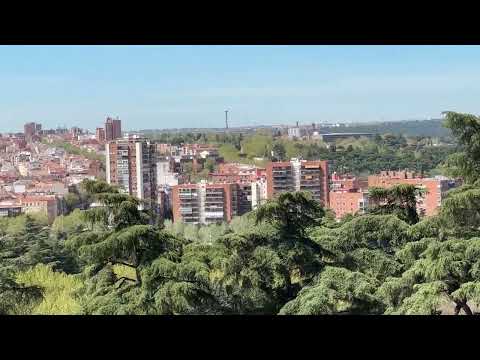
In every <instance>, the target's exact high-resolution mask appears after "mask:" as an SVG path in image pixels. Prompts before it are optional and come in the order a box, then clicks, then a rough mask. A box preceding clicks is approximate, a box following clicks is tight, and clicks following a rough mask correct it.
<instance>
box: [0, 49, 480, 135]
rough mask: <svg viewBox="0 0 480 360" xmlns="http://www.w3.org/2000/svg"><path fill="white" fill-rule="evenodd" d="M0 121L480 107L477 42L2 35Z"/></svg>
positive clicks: (17, 127)
mask: <svg viewBox="0 0 480 360" xmlns="http://www.w3.org/2000/svg"><path fill="white" fill-rule="evenodd" d="M0 59H2V60H0V64H2V66H1V67H0V83H1V84H2V86H0V97H1V98H2V101H1V102H0V116H1V121H0V131H1V132H19V131H22V128H23V125H24V124H25V123H28V122H37V123H41V124H43V126H44V128H56V127H57V126H64V125H65V126H66V127H72V126H77V125H80V126H81V127H83V128H88V129H90V130H93V131H94V130H95V129H96V128H97V127H99V126H102V124H103V122H104V121H105V119H106V117H108V116H112V117H117V116H119V118H120V119H122V121H123V124H124V130H125V131H129V130H142V129H168V128H208V127H215V128H221V127H224V123H225V113H224V111H225V110H227V109H228V110H229V125H230V127H238V126H258V125H272V124H295V122H296V121H299V122H300V123H301V124H308V123H312V122H316V123H321V122H378V121H398V120H408V119H426V118H438V117H440V114H441V112H442V111H445V110H452V111H462V112H470V113H479V112H480V111H478V107H477V104H476V96H475V95H476V93H478V92H479V91H480V81H479V80H480V70H478V68H477V66H476V63H477V62H478V59H480V47H478V46H0Z"/></svg>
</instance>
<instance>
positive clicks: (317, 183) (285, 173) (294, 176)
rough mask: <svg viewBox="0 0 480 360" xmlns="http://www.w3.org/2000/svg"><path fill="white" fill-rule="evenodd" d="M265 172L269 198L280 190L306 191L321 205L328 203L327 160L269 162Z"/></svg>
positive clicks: (280, 191)
mask: <svg viewBox="0 0 480 360" xmlns="http://www.w3.org/2000/svg"><path fill="white" fill-rule="evenodd" d="M266 173H267V196H268V198H269V199H271V198H273V197H274V196H275V195H277V194H279V193H282V192H293V191H307V192H310V193H311V194H312V197H313V199H315V200H317V201H318V202H320V203H321V204H322V205H323V206H327V205H328V204H329V181H328V177H329V176H328V175H329V174H328V162H327V161H307V160H298V159H292V160H291V161H286V162H271V163H269V164H268V165H267V172H266Z"/></svg>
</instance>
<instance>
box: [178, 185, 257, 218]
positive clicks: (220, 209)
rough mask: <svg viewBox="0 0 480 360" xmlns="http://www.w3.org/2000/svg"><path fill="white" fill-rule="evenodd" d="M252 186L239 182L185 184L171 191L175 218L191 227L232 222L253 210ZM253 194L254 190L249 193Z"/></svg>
mask: <svg viewBox="0 0 480 360" xmlns="http://www.w3.org/2000/svg"><path fill="white" fill-rule="evenodd" d="M250 189H251V186H250V185H244V186H242V184H236V183H224V184H218V183H217V184H215V183H206V182H201V183H199V184H182V185H177V186H174V187H173V188H172V200H173V201H172V202H173V219H174V221H175V222H184V223H188V224H204V225H208V224H214V223H220V222H223V221H226V222H229V221H230V220H232V218H233V217H234V216H236V215H242V214H244V213H246V212H248V211H250V210H251V205H250V204H251V202H250V199H249V194H248V191H249V190H250ZM250 191H251V190H250Z"/></svg>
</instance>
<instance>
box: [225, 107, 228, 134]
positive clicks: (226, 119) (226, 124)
mask: <svg viewBox="0 0 480 360" xmlns="http://www.w3.org/2000/svg"><path fill="white" fill-rule="evenodd" d="M225 129H226V130H228V110H225Z"/></svg>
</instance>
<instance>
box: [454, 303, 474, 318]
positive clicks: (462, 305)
mask: <svg viewBox="0 0 480 360" xmlns="http://www.w3.org/2000/svg"><path fill="white" fill-rule="evenodd" d="M455 304H456V305H455V315H458V314H459V313H460V310H461V309H463V311H464V312H465V314H466V315H473V312H472V310H471V309H470V306H468V305H467V300H463V301H455Z"/></svg>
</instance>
